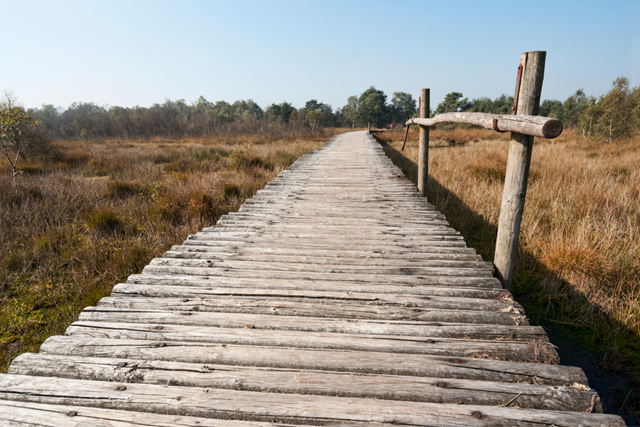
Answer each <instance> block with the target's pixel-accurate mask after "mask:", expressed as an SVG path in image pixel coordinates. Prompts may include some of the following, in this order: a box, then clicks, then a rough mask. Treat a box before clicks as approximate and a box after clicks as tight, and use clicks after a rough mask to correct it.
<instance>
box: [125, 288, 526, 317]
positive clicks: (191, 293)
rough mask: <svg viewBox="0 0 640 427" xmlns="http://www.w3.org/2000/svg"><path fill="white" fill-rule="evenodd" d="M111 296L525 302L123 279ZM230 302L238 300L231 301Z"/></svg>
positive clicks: (397, 303) (489, 307)
mask: <svg viewBox="0 0 640 427" xmlns="http://www.w3.org/2000/svg"><path fill="white" fill-rule="evenodd" d="M112 296H117V297H124V296H139V297H153V298H180V299H181V301H182V302H185V303H187V302H189V301H183V299H184V298H188V299H192V298H198V299H204V300H206V301H212V302H214V301H217V300H218V299H222V300H227V299H229V298H235V300H234V301H238V303H243V302H245V301H255V302H256V303H260V302H270V301H273V302H287V301H301V302H318V303H322V304H342V303H352V304H357V305H363V304H364V305H366V307H367V309H369V307H371V306H374V308H375V306H391V307H403V308H409V309H411V308H416V307H428V308H439V309H450V308H457V309H467V310H482V311H503V310H504V311H511V307H514V308H515V309H516V310H518V311H520V312H521V313H522V310H523V309H522V306H520V304H518V303H516V302H515V301H513V300H512V299H510V298H504V299H481V298H465V297H444V296H437V295H436V296H429V297H425V296H421V295H417V294H416V295H410V294H409V295H396V294H388V293H366V292H331V291H312V290H306V289H304V290H295V289H294V290H286V289H282V290H281V289H260V288H240V289H238V288H211V289H208V288H204V289H203V288H195V289H194V288H193V287H187V286H164V285H133V284H126V283H120V284H118V285H116V286H115V287H114V288H113V292H112ZM229 304H236V302H230V303H229Z"/></svg>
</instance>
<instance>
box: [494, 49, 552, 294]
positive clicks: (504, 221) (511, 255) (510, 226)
mask: <svg viewBox="0 0 640 427" xmlns="http://www.w3.org/2000/svg"><path fill="white" fill-rule="evenodd" d="M546 55H547V53H546V52H525V53H523V54H522V55H520V65H521V66H522V69H519V72H518V81H517V82H516V91H517V93H516V94H515V97H514V98H515V99H516V100H517V101H516V102H517V104H516V105H515V109H514V113H515V114H527V115H532V116H535V115H537V114H538V109H539V106H540V95H541V93H542V80H543V78H544V63H545V58H546ZM533 138H534V137H533V136H529V135H523V134H520V133H516V132H511V141H510V142H509V158H508V159H507V172H506V176H505V181H504V191H503V193H502V204H501V207H500V222H499V223H498V236H497V239H496V252H495V256H494V261H493V262H494V264H495V266H496V275H497V277H498V279H500V281H501V282H502V286H503V287H504V288H505V289H507V290H509V291H510V290H511V282H512V280H513V272H514V267H515V260H516V253H517V250H518V237H519V236H520V224H521V223H522V212H523V211H524V202H525V197H526V195H527V179H528V177H529V166H530V165H531V153H532V151H533Z"/></svg>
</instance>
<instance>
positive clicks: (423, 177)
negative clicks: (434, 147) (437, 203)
mask: <svg viewBox="0 0 640 427" xmlns="http://www.w3.org/2000/svg"><path fill="white" fill-rule="evenodd" d="M429 94H430V90H429V89H422V90H420V111H419V117H420V118H428V117H429ZM418 142H419V147H420V151H419V152H418V191H419V192H420V194H422V195H423V196H424V197H427V181H428V179H429V126H420V136H419V137H418Z"/></svg>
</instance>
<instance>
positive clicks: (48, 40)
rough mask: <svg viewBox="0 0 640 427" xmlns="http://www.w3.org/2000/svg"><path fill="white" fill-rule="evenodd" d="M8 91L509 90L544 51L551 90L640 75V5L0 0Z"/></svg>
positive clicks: (115, 98) (184, 95)
mask: <svg viewBox="0 0 640 427" xmlns="http://www.w3.org/2000/svg"><path fill="white" fill-rule="evenodd" d="M0 15H1V16H2V19H1V22H2V26H1V27H0V28H1V29H0V31H1V34H2V49H1V50H0V52H2V53H1V55H2V56H1V57H2V61H1V63H0V90H9V91H12V92H13V94H14V95H15V96H16V97H17V98H18V100H19V101H20V102H21V103H22V104H23V105H25V106H27V107H37V106H40V105H41V104H43V103H47V104H54V105H56V106H62V107H67V106H68V105H69V104H70V103H72V102H74V101H82V102H95V103H98V104H100V105H121V106H134V105H140V106H149V105H151V104H153V103H156V102H163V101H164V100H165V98H169V99H173V100H176V99H185V100H186V101H188V102H192V101H195V100H196V99H197V98H198V97H199V96H200V95H202V96H204V97H205V98H206V99H208V100H210V101H217V100H226V101H229V102H232V101H235V100H237V99H248V98H252V99H253V100H255V101H256V102H257V103H258V104H259V105H261V106H263V107H265V106H266V105H268V104H270V103H272V102H276V103H277V102H282V101H285V100H286V101H289V102H291V103H293V105H294V106H296V107H300V106H303V105H304V103H305V102H306V101H307V100H309V99H317V100H318V101H322V102H325V103H328V104H331V105H332V107H334V108H336V107H340V106H342V105H344V104H345V103H346V100H347V97H348V96H350V95H354V94H360V93H362V92H363V91H364V90H365V89H367V88H368V87H369V86H372V85H373V86H375V87H376V88H378V89H382V90H384V91H385V93H387V95H388V96H389V98H391V95H392V93H393V92H395V91H404V92H409V93H411V94H413V95H414V97H416V98H417V95H418V93H419V90H420V88H421V87H430V88H431V99H432V106H434V105H435V104H437V103H438V102H440V101H441V100H442V98H443V97H444V95H445V94H446V93H448V92H451V91H458V92H462V93H463V94H464V96H467V97H470V98H476V97H481V96H489V97H492V98H493V97H497V96H499V95H500V94H502V93H507V94H509V95H511V94H512V93H513V90H514V84H515V73H516V68H517V64H518V59H519V55H520V53H521V52H524V51H530V50H546V51H547V68H546V72H545V82H544V88H543V98H555V99H561V100H564V99H565V98H567V97H568V96H570V95H571V94H572V93H573V92H575V90H576V89H579V88H584V89H585V92H586V93H587V94H590V95H600V94H602V93H605V92H606V91H607V90H608V89H609V88H610V87H611V82H612V81H613V80H614V79H615V78H616V77H619V76H621V75H625V76H627V77H628V78H629V79H630V81H631V84H632V85H633V86H635V85H638V84H640V24H639V22H640V0H626V1H616V0H609V1H604V0H603V1H589V0H580V1H561V0H555V1H544V0H529V1H513V0H510V1H500V2H498V1H479V0H477V1H443V0H440V1H426V0H425V1H393V2H391V1H390V2H382V1H355V0H354V1H350V0H341V1H307V0H297V1H271V2H267V1H243V0H235V1H219V2H217V1H137V0H127V1H114V0H109V1H106V0H105V1H97V0H94V1H65V0H56V1H41V0H33V1H28V0H25V1H15V0H0Z"/></svg>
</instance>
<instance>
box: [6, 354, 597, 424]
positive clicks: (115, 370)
mask: <svg viewBox="0 0 640 427" xmlns="http://www.w3.org/2000/svg"><path fill="white" fill-rule="evenodd" d="M9 373H10V374H13V375H36V376H52V373H53V374H55V376H56V377H61V378H71V379H86V378H91V379H92V380H98V381H116V382H126V383H129V382H133V383H145V384H161V385H174V386H185V387H202V388H223V389H231V390H246V391H261V392H269V393H293V394H314V395H326V396H344V397H365V398H376V399H390V400H409V401H416V402H433V403H454V404H466V405H491V406H500V405H505V403H507V402H510V401H512V400H513V403H512V404H513V405H514V406H518V407H520V408H532V409H551V410H557V411H577V412H587V411H588V412H591V411H594V412H600V413H601V412H602V408H601V407H594V402H599V399H598V397H597V394H596V393H595V392H594V391H593V390H589V389H585V387H584V386H573V387H571V386H545V385H534V384H523V383H504V382H491V381H471V380H460V379H449V378H424V377H415V376H411V377H409V376H398V375H371V374H355V373H346V372H327V371H301V370H295V369H276V368H256V367H244V366H228V365H202V364H194V363H180V362H162V361H153V360H152V361H146V360H128V359H111V358H95V357H76V356H57V355H44V354H32V353H25V354H23V355H21V356H19V357H18V358H17V359H16V360H15V361H14V362H13V363H12V365H11V369H10V370H9ZM507 406H508V405H507Z"/></svg>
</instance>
